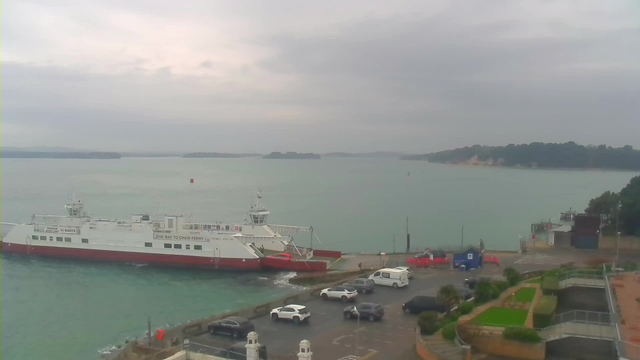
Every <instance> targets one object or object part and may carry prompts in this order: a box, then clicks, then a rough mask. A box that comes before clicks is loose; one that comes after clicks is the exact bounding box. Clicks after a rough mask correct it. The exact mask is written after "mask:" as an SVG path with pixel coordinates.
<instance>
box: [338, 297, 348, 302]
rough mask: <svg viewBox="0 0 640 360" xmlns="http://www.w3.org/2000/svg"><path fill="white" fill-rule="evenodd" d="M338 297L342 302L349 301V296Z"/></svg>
mask: <svg viewBox="0 0 640 360" xmlns="http://www.w3.org/2000/svg"><path fill="white" fill-rule="evenodd" d="M340 299H341V300H342V302H343V303H346V302H347V301H349V298H347V297H346V296H342V297H341V298H340Z"/></svg>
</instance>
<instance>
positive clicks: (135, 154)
mask: <svg viewBox="0 0 640 360" xmlns="http://www.w3.org/2000/svg"><path fill="white" fill-rule="evenodd" d="M120 156H122V157H152V158H157V157H179V156H182V153H151V152H149V153H147V152H122V153H120Z"/></svg>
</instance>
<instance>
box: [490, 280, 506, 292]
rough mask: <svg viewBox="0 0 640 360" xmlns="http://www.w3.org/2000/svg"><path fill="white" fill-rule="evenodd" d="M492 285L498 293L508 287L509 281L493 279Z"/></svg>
mask: <svg viewBox="0 0 640 360" xmlns="http://www.w3.org/2000/svg"><path fill="white" fill-rule="evenodd" d="M493 285H495V286H496V288H497V289H498V291H499V292H500V293H502V292H503V291H505V290H507V289H508V288H509V287H510V286H509V283H508V282H506V281H494V282H493Z"/></svg>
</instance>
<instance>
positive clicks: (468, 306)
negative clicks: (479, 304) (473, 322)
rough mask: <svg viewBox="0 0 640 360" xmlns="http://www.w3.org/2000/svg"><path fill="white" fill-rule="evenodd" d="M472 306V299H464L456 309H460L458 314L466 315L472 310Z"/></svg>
mask: <svg viewBox="0 0 640 360" xmlns="http://www.w3.org/2000/svg"><path fill="white" fill-rule="evenodd" d="M474 307H475V305H474V304H473V302H472V301H465V302H463V303H462V304H460V305H458V311H460V314H462V315H467V314H470V313H471V312H472V311H473V308H474Z"/></svg>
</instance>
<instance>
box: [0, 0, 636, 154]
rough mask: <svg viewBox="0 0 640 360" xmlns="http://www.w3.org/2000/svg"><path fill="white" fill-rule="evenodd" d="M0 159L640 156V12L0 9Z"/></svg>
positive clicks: (174, 6) (510, 5) (451, 3)
mask: <svg viewBox="0 0 640 360" xmlns="http://www.w3.org/2000/svg"><path fill="white" fill-rule="evenodd" d="M0 4H1V5H0V14H1V18H0V30H1V32H0V43H1V47H0V58H1V59H2V62H1V63H0V69H1V72H0V74H1V75H0V76H1V77H0V84H1V88H0V89H1V91H0V101H1V107H0V117H1V123H0V135H1V143H2V145H3V146H32V145H47V146H65V147H72V148H80V149H89V150H114V151H223V152H245V151H246V152H253V151H255V152H269V151H286V150H292V151H314V152H325V151H354V152H355V151H375V150H396V151H405V152H429V151H435V150H442V149H447V148H453V147H459V146H464V145H473V144H478V143H479V144H496V145H497V144H508V143H522V142H532V141H545V142H564V141H569V140H573V141H576V142H578V143H583V144H602V143H606V144H608V145H612V146H621V145H625V144H630V145H633V146H634V147H636V148H639V147H640V135H639V134H640V111H639V110H640V2H638V1H637V0H629V1H622V0H621V1H618V0H606V1H603V0H596V1H588V0H575V1H542V0H541V1H535V0H524V1H515V0H509V1H504V0H503V1H490V0H486V1H467V0H464V1H462V0H443V1H434V0H430V1H410V2H403V1H372V0H366V1H347V2H345V1H326V0H325V1H315V2H309V1H295V0H290V1H274V0H270V1H212V0H201V1H195V0H193V1H157V0H152V1H139V0H137V1H125V0H109V1H95V0H69V1H61V0H3V1H2V2H1V3H0Z"/></svg>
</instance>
